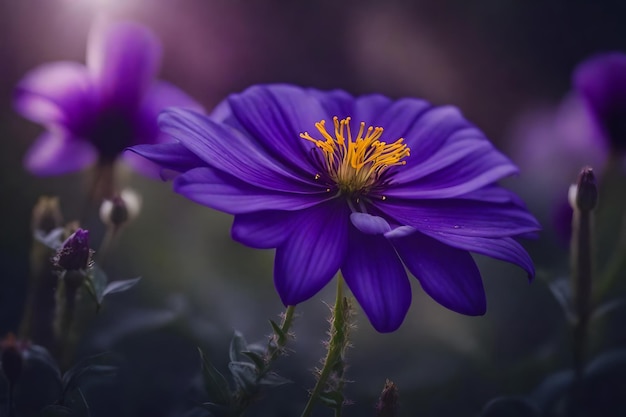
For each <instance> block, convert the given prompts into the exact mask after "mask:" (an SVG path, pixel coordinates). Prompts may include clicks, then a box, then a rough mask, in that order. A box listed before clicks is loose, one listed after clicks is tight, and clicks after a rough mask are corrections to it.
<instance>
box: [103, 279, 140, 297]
mask: <svg viewBox="0 0 626 417" xmlns="http://www.w3.org/2000/svg"><path fill="white" fill-rule="evenodd" d="M140 280H141V277H137V278H133V279H124V280H121V281H113V282H109V284H108V285H107V286H106V287H105V288H104V290H103V291H102V297H104V296H106V295H108V294H113V293H116V292H124V291H127V290H129V289H131V288H132V287H134V286H135V285H136V284H137V283H138V282H139V281H140Z"/></svg>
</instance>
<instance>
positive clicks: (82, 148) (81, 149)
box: [24, 131, 96, 176]
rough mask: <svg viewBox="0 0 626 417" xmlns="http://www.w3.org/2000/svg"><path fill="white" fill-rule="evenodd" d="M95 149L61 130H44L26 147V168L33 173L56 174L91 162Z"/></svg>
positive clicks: (77, 168)
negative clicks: (28, 147)
mask: <svg viewBox="0 0 626 417" xmlns="http://www.w3.org/2000/svg"><path fill="white" fill-rule="evenodd" d="M95 159H96V150H95V149H94V148H93V147H92V146H91V144H89V143H88V142H85V141H83V140H80V139H77V138H74V137H71V136H66V135H64V134H63V133H62V132H60V131H59V132H45V133H43V134H42V135H41V136H39V138H37V140H36V141H35V143H34V144H33V145H32V146H31V147H30V149H28V152H27V153H26V156H25V157H24V165H25V166H26V169H27V170H28V171H30V172H31V173H33V174H35V175H41V176H46V175H58V174H65V173H68V172H72V171H76V170H79V169H81V168H84V167H86V166H87V165H89V164H91V163H93V162H94V161H95Z"/></svg>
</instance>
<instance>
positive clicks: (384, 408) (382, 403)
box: [376, 380, 398, 417]
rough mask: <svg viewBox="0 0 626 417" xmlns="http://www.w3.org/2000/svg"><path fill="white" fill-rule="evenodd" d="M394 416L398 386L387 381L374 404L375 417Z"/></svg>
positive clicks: (396, 410) (396, 412) (396, 411)
mask: <svg viewBox="0 0 626 417" xmlns="http://www.w3.org/2000/svg"><path fill="white" fill-rule="evenodd" d="M396 415H398V386H397V385H396V384H394V383H393V382H392V381H390V380H387V381H386V382H385V387H384V388H383V392H381V394H380V398H379V399H378V404H376V417H395V416H396Z"/></svg>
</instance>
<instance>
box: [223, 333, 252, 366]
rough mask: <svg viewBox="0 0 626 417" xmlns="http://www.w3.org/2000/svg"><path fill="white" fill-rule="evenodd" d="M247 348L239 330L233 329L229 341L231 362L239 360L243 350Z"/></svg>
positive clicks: (241, 358)
mask: <svg viewBox="0 0 626 417" xmlns="http://www.w3.org/2000/svg"><path fill="white" fill-rule="evenodd" d="M247 350H248V343H247V342H246V339H245V338H244V337H243V334H241V332H238V331H237V330H235V334H234V335H233V339H232V340H231V341H230V350H229V352H228V353H229V356H230V361H231V362H241V361H242V360H243V359H244V356H243V352H244V351H247Z"/></svg>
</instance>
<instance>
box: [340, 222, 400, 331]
mask: <svg viewBox="0 0 626 417" xmlns="http://www.w3.org/2000/svg"><path fill="white" fill-rule="evenodd" d="M341 272H342V274H343V276H344V278H345V280H346V283H347V284H348V286H349V287H350V290H351V291H352V293H353V294H354V296H355V298H356V299H357V301H358V302H359V304H360V305H361V307H362V308H363V311H365V314H366V315H367V317H368V319H369V320H370V322H371V323H372V326H374V328H375V329H376V330H378V331H379V332H382V333H385V332H392V331H394V330H396V329H397V328H398V327H400V324H402V322H403V321H404V317H405V316H406V313H407V311H408V310H409V306H410V305H411V285H410V283H409V279H408V277H407V275H406V272H405V270H404V267H403V266H402V263H401V262H400V259H398V255H397V254H396V251H395V250H394V248H393V246H391V244H390V243H389V241H388V240H387V239H386V238H385V237H383V236H378V235H367V234H363V233H361V232H359V231H358V230H357V229H355V228H353V227H350V242H349V250H348V253H347V256H346V260H345V262H344V264H343V265H342V266H341Z"/></svg>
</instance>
